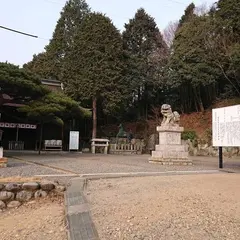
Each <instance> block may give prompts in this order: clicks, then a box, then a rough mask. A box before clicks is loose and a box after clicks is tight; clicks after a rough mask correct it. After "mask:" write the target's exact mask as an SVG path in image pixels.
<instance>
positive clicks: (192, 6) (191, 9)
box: [178, 3, 196, 27]
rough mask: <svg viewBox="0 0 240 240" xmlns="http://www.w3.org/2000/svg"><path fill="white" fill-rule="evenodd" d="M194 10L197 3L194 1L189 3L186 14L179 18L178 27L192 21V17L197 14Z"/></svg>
mask: <svg viewBox="0 0 240 240" xmlns="http://www.w3.org/2000/svg"><path fill="white" fill-rule="evenodd" d="M194 10H195V4H194V3H191V4H189V5H188V7H187V8H186V9H185V13H184V15H183V16H182V17H181V19H180V20H179V25H178V27H182V25H183V24H184V23H186V22H190V21H191V20H192V18H194V17H195V16H196V15H195V13H194Z"/></svg>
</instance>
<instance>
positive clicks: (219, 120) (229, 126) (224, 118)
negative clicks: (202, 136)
mask: <svg viewBox="0 0 240 240" xmlns="http://www.w3.org/2000/svg"><path fill="white" fill-rule="evenodd" d="M212 140H213V146H215V147H219V167H220V168H223V164H222V147H239V146H240V105H235V106H230V107H224V108H216V109H213V110H212Z"/></svg>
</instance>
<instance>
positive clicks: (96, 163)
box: [19, 154, 240, 174]
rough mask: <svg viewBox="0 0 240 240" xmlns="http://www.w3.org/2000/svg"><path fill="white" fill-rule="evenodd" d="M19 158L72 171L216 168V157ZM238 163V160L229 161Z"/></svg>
mask: <svg viewBox="0 0 240 240" xmlns="http://www.w3.org/2000/svg"><path fill="white" fill-rule="evenodd" d="M19 158H22V159H25V160H29V161H34V162H36V163H41V164H46V165H48V166H52V167H57V168H61V169H65V170H67V171H72V172H73V173H79V174H88V173H114V172H115V173H117V172H157V171H160V172H162V171H179V170H180V171H181V170H182V171H196V170H213V169H218V160H217V158H204V157H202V158H199V157H198V158H197V157H195V158H193V161H194V166H162V165H159V164H153V163H149V162H148V158H149V155H129V156H121V155H91V154H62V155H61V154H55V155H54V154H49V155H40V156H39V155H26V156H19ZM229 163H231V164H235V165H236V164H238V167H239V169H240V161H239V160H238V161H235V160H234V161H231V162H229Z"/></svg>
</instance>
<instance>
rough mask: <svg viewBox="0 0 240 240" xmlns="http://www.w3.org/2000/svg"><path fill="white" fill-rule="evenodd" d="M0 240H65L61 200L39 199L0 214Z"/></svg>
mask: <svg viewBox="0 0 240 240" xmlns="http://www.w3.org/2000/svg"><path fill="white" fill-rule="evenodd" d="M0 216H1V217H0V229H1V234H0V240H13V239H14V240H66V239H67V234H66V227H65V220H64V204H63V199H58V200H53V199H46V200H43V199H41V200H40V201H39V202H35V201H32V202H29V203H28V204H25V205H23V206H21V207H20V208H18V209H12V210H8V211H5V212H2V213H0Z"/></svg>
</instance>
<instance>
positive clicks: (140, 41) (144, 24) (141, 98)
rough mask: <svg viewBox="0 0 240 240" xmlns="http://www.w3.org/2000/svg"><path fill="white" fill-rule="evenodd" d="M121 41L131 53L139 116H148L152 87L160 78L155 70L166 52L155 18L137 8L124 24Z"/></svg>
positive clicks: (132, 76) (161, 62)
mask: <svg viewBox="0 0 240 240" xmlns="http://www.w3.org/2000/svg"><path fill="white" fill-rule="evenodd" d="M123 43H124V49H125V50H126V51H127V52H128V53H129V54H130V56H131V58H130V59H131V60H132V67H131V71H130V72H129V75H130V76H131V84H130V86H131V88H132V89H133V101H135V102H136V105H137V106H138V108H139V109H138V115H139V117H140V116H144V115H145V116H147V113H148V106H149V104H150V102H151V98H153V92H154V88H156V85H157V83H158V81H160V79H159V77H160V76H161V74H160V73H158V72H157V71H159V69H161V67H162V66H161V64H163V61H162V60H163V59H165V58H166V56H167V53H168V49H167V45H166V43H165V42H164V40H163V37H162V35H161V33H160V31H159V29H158V27H157V25H156V22H155V20H154V18H152V17H151V16H150V15H148V14H147V13H146V12H145V10H144V9H142V8H141V9H139V10H138V11H137V12H136V14H135V16H134V18H133V19H130V21H129V23H128V24H125V31H124V32H123ZM159 65H160V66H159Z"/></svg>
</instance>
